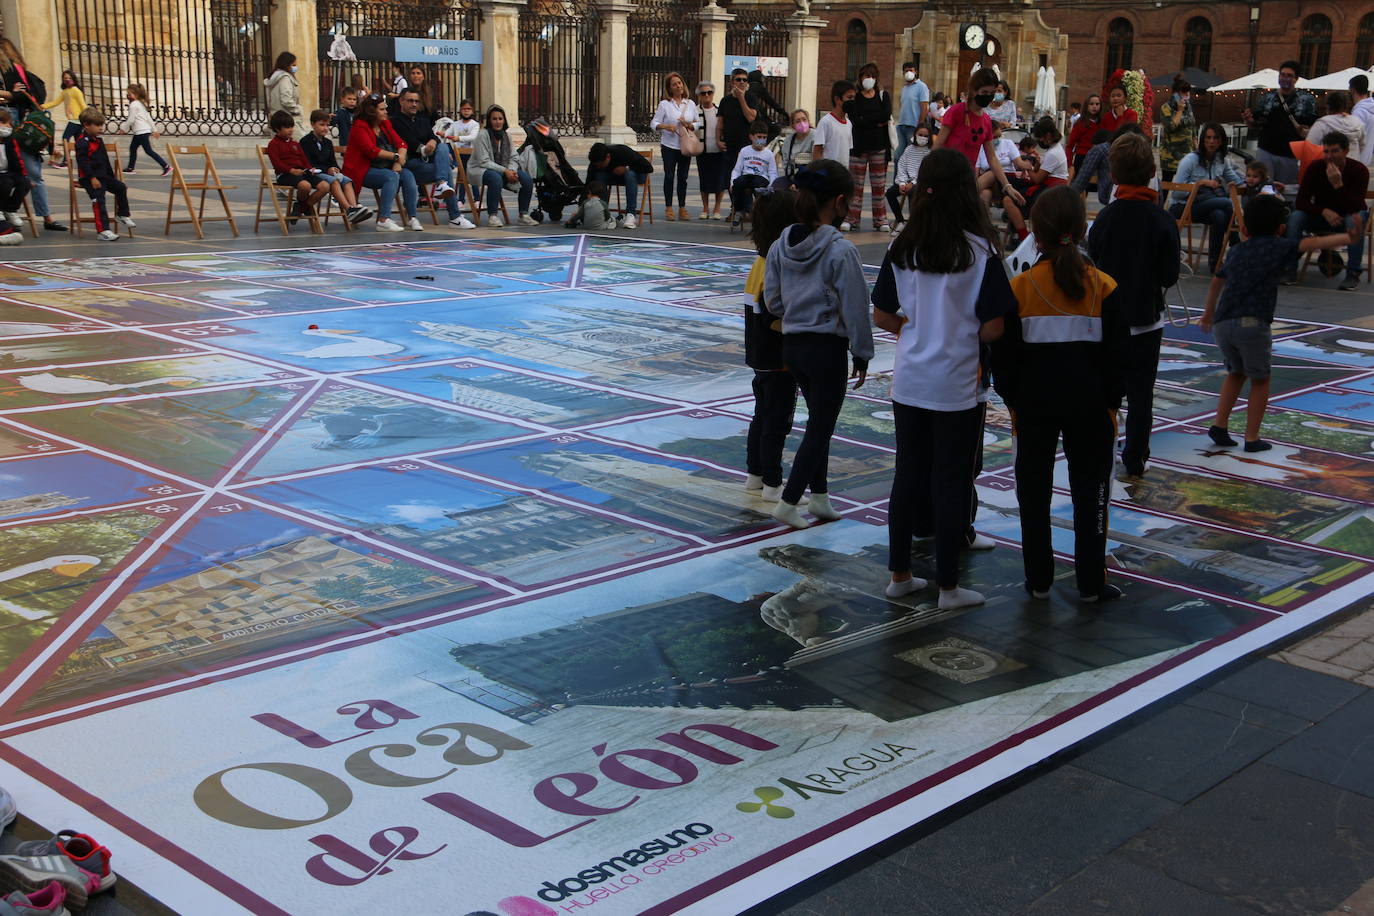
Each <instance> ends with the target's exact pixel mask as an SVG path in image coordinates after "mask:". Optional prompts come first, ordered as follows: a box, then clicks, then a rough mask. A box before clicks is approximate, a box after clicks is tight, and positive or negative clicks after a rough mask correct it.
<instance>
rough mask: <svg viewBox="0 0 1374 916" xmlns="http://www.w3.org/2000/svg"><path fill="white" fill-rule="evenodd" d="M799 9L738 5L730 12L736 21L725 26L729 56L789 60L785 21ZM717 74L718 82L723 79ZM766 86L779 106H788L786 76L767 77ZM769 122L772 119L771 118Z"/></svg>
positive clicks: (765, 79) (764, 81)
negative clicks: (783, 58) (784, 58)
mask: <svg viewBox="0 0 1374 916" xmlns="http://www.w3.org/2000/svg"><path fill="white" fill-rule="evenodd" d="M795 10H796V7H794V6H788V7H781V6H775V7H767V6H736V5H733V4H732V5H731V7H730V12H731V13H733V14H734V16H735V21H734V22H732V23H730V24H729V25H728V26H726V27H725V53H726V55H733V54H740V55H747V56H750V57H786V56H787V43H788V41H789V40H790V37H789V35H788V33H787V27H786V26H784V25H783V24H782V21H783V18H784V17H786V16H788V15H790V14H791V13H793V12H795ZM720 77H721V74H716V75H715V76H714V78H715V79H720ZM763 85H764V87H765V88H766V89H767V90H768V94H769V95H771V96H772V97H773V98H775V99H777V101H778V104H779V105H786V104H787V77H785V76H765V77H764V78H763ZM769 117H770V120H771V119H772V118H773V116H772V115H770V116H769Z"/></svg>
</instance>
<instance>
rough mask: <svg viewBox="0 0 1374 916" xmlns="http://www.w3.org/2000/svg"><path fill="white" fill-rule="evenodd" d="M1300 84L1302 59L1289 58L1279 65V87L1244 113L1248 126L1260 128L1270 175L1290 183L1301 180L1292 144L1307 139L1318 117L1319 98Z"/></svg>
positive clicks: (1262, 153) (1261, 147)
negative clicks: (1299, 86)
mask: <svg viewBox="0 0 1374 916" xmlns="http://www.w3.org/2000/svg"><path fill="white" fill-rule="evenodd" d="M1297 85H1298V62H1297V61H1295V60H1286V61H1284V62H1283V63H1281V64H1279V88H1278V89H1276V90H1271V91H1269V92H1266V93H1265V94H1264V95H1262V96H1260V100H1259V103H1258V104H1257V105H1255V107H1254V108H1253V109H1251V108H1247V109H1245V110H1244V111H1242V112H1241V117H1243V118H1244V119H1245V123H1246V126H1248V127H1258V128H1259V160H1260V162H1263V163H1264V165H1265V167H1266V168H1267V169H1269V177H1270V178H1272V179H1274V180H1275V181H1281V182H1283V183H1284V184H1287V185H1295V184H1297V183H1298V160H1297V157H1295V156H1294V155H1293V149H1292V147H1290V146H1289V145H1288V144H1290V143H1292V142H1293V141H1294V140H1302V139H1304V138H1305V137H1306V136H1307V132H1308V129H1309V128H1311V126H1312V124H1313V122H1315V121H1316V120H1317V100H1316V98H1315V97H1314V96H1313V95H1312V93H1310V92H1307V91H1305V90H1302V89H1298V88H1297Z"/></svg>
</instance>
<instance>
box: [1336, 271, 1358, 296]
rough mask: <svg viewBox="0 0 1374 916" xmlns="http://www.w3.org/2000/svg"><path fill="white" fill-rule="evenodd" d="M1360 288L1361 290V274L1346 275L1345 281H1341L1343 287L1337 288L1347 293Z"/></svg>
mask: <svg viewBox="0 0 1374 916" xmlns="http://www.w3.org/2000/svg"><path fill="white" fill-rule="evenodd" d="M1359 288H1360V275H1359V274H1346V275H1345V279H1344V280H1342V281H1341V285H1340V286H1338V287H1336V289H1343V290H1346V291H1347V292H1348V291H1350V290H1355V289H1359Z"/></svg>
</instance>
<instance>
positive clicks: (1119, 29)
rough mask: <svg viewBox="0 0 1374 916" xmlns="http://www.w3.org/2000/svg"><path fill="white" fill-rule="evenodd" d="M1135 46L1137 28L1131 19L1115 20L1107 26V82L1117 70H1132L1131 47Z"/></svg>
mask: <svg viewBox="0 0 1374 916" xmlns="http://www.w3.org/2000/svg"><path fill="white" fill-rule="evenodd" d="M1133 44H1135V27H1134V26H1133V25H1131V21H1130V20H1129V19H1113V20H1112V21H1111V22H1110V23H1109V24H1108V25H1107V72H1106V73H1104V74H1102V78H1103V79H1104V80H1106V79H1107V78H1109V77H1110V76H1111V75H1112V73H1113V72H1114V71H1116V70H1129V69H1131V46H1132V45H1133Z"/></svg>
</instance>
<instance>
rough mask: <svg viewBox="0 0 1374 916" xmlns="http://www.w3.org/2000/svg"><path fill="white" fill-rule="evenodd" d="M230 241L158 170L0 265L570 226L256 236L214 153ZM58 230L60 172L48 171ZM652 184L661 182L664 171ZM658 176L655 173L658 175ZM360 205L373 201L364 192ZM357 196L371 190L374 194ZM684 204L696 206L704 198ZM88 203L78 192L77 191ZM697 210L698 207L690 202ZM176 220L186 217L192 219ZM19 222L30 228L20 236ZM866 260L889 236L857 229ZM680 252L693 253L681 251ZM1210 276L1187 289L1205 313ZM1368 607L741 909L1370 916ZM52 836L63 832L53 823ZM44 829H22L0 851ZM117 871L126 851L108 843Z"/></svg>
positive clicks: (234, 165) (1368, 315) (1345, 313)
mask: <svg viewBox="0 0 1374 916" xmlns="http://www.w3.org/2000/svg"><path fill="white" fill-rule="evenodd" d="M219 166H220V170H221V174H222V176H223V178H224V180H225V182H226V183H228V184H234V185H237V186H238V188H237V189H236V190H234V191H231V192H230V195H231V199H232V201H233V206H234V210H235V215H236V217H237V218H238V220H239V229H240V238H238V239H234V238H232V237H231V235H230V232H229V230H228V227H227V226H226V225H225V224H223V223H218V224H211V225H210V226H209V227H207V230H206V238H205V239H203V240H197V239H196V238H195V235H194V232H193V231H192V229H191V227H190V226H178V227H174V228H173V234H172V236H171V237H170V238H167V237H164V236H163V235H162V216H163V215H164V214H165V212H166V206H167V183H166V179H162V178H159V177H157V175H156V173H155V172H151V171H149V172H146V173H144V174H140V175H136V176H133V177H132V180H131V182H130V185H131V188H132V194H131V201H132V205H133V210H134V215H135V217H136V218H137V219H138V221H139V228H138V230H137V231H138V237H137V238H135V239H127V238H126V239H121V240H120V241H119V242H115V243H106V242H100V241H98V240H95V239H94V238H92V237H91V236H90V235H89V234H88V235H87V237H86V238H85V239H84V240H77V239H76V238H75V236H74V235H72V234H68V233H45V234H44V237H43V238H41V239H37V240H35V239H32V238H26V240H25V244H24V245H23V246H22V247H17V248H7V249H5V250H3V251H0V259H3V260H9V261H16V262H23V261H25V260H28V259H31V258H65V257H101V256H112V255H121V256H128V255H137V254H164V253H177V252H186V253H192V252H196V251H214V250H225V249H231V250H232V249H238V250H245V249H252V248H285V247H316V246H323V245H350V244H368V243H374V242H375V243H381V242H387V243H393V242H404V241H408V240H416V241H418V240H424V239H429V240H433V239H435V238H441V237H442V238H448V237H472V238H478V237H484V236H488V237H489V236H494V235H509V234H511V233H521V234H530V233H544V232H550V231H554V232H560V233H561V232H565V231H567V230H564V229H562V228H561V227H555V228H552V229H551V228H550V227H548V226H542V227H537V228H519V229H512V228H507V229H502V230H488V229H485V228H482V229H477V230H467V231H462V230H456V229H450V228H448V227H447V226H446V225H445V226H443V227H442V228H440V227H435V226H432V225H431V224H430V223H429V221H428V219H427V217H426V218H425V224H426V229H425V231H424V232H408V233H405V234H401V233H390V234H381V233H376V232H375V231H374V230H372V229H371V228H370V227H368V226H364V227H363V229H362V231H361V232H356V233H352V234H345V233H344V232H343V231H342V228H341V227H337V224H336V228H333V229H330V230H329V231H328V232H327V233H326V234H325V235H323V236H320V235H313V234H311V233H310V232H309V231H308V229H307V228H306V225H305V224H303V223H302V224H298V226H297V228H296V229H295V231H294V232H293V233H292V235H291V236H289V237H286V238H284V237H283V236H282V235H281V233H280V231H279V230H278V229H277V227H276V226H275V225H270V226H264V227H263V231H262V232H261V233H259V234H255V233H254V232H253V230H252V217H253V209H254V201H255V199H256V193H257V192H256V182H257V176H258V170H257V167H256V164H255V163H253V164H250V163H249V162H247V161H246V160H239V161H235V160H222V161H220V162H219ZM47 176H48V180H49V185H50V189H49V193H50V197H51V199H52V200H53V201H54V202H55V203H56V204H57V206H55V207H54V212H55V213H56V214H57V216H58V218H59V219H61V220H62V221H63V222H65V221H66V219H67V189H66V182H67V177H66V174H65V173H64V172H61V171H57V170H50V171H48V172H47ZM655 177H656V178H658V176H655ZM659 180H660V181H661V178H659ZM369 197H370V195H369ZM366 199H367V198H365V200H366ZM689 200H692V201H696V200H697V197H696V195H695V191H691V192H689ZM80 203H82V205H83V206H84V205H85V200H84V198H83V199H81V200H80ZM689 211H690V212H691V213H692V215H693V217H695V215H696V213H697V211H698V207H697V206H695V205H694V206H692V207H689ZM176 215H178V216H182V215H184V209H183V210H182V211H181V212H178V213H177V214H176ZM26 231H27V228H26ZM619 232H623V233H624V234H627V235H628V234H630V233H631V232H633V233H634V234H635V235H637V236H639V237H643V238H654V239H666V240H675V241H681V242H695V243H703V244H715V245H730V246H734V247H741V248H747V247H749V246H748V242H747V240H745V239H743V238H742V237H741V236H740V234H738V233H734V234H732V233H730V232H728V231H727V227H726V225H725V224H724V223H721V222H700V221H697V220H696V219H695V218H694V219H692V220H691V221H690V222H688V223H685V224H684V223H678V222H668V221H666V220H664V219H663V218H662V215H661V204H659V215H658V216H657V218H656V220H655V222H654V224H653V225H649V224H648V223H647V221H646V222H645V223H644V224H643V225H641V227H640V228H638V229H636V230H619ZM850 237H851V239H852V240H853V241H854V242H855V243H856V244H858V245H859V246H860V250H861V252H862V253H863V256H864V260H865V262H866V263H874V264H876V263H878V262H879V261H880V260H881V258H882V252H883V249H884V247H885V243H886V238H885V237H884V236H879V235H878V234H876V233H872V232H859V233H855V234H853V235H851V236H850ZM689 256H690V255H688V254H686V252H684V257H689ZM1335 282H1336V281H1335V280H1326V279H1325V278H1322V277H1320V275H1319V274H1318V273H1317V272H1316V271H1315V270H1314V271H1310V272H1309V274H1308V276H1307V278H1306V279H1305V280H1304V282H1303V283H1302V284H1301V285H1299V286H1296V287H1292V288H1285V289H1281V290H1280V293H1279V306H1278V312H1279V314H1280V315H1281V316H1284V317H1287V318H1293V319H1306V320H1313V321H1323V322H1330V323H1335V324H1347V325H1354V326H1359V327H1366V328H1374V286H1370V285H1367V284H1365V285H1361V287H1360V289H1359V290H1358V291H1356V292H1353V293H1342V292H1339V291H1337V290H1335V289H1334V286H1335ZM1206 283H1207V281H1206V279H1205V278H1192V279H1188V280H1185V281H1184V282H1183V284H1182V288H1183V291H1184V293H1185V295H1186V296H1187V300H1188V302H1189V303H1190V304H1191V305H1194V306H1201V305H1202V303H1203V301H1204V298H1205V294H1206ZM1371 739H1374V602H1371V601H1370V600H1369V599H1365V600H1364V601H1362V602H1361V603H1359V604H1357V605H1356V606H1355V607H1353V608H1351V609H1349V610H1348V611H1347V612H1345V613H1343V614H1341V615H1338V616H1337V617H1335V618H1332V619H1330V620H1328V621H1325V622H1323V623H1322V624H1320V625H1318V626H1317V627H1315V628H1314V629H1312V630H1311V631H1308V632H1306V633H1303V634H1300V635H1299V636H1298V637H1296V638H1295V639H1293V640H1292V641H1291V642H1289V643H1288V644H1286V645H1280V646H1274V647H1271V648H1270V649H1268V650H1266V651H1265V652H1264V653H1260V654H1257V655H1255V656H1252V657H1250V658H1247V659H1242V660H1240V661H1238V662H1236V663H1234V664H1233V665H1230V666H1229V667H1228V668H1226V669H1225V670H1223V671H1221V672H1218V673H1217V674H1216V675H1214V676H1212V677H1210V678H1208V679H1206V680H1204V681H1202V682H1199V683H1196V684H1193V685H1191V686H1190V687H1188V688H1186V689H1184V690H1181V691H1179V692H1177V693H1175V694H1173V695H1171V696H1169V697H1166V698H1165V699H1163V700H1161V701H1159V702H1158V703H1156V704H1154V705H1153V706H1152V707H1150V708H1147V709H1145V710H1143V711H1141V712H1140V713H1137V714H1135V715H1133V716H1131V717H1129V718H1128V719H1126V720H1124V721H1122V722H1121V723H1118V724H1117V725H1116V726H1114V727H1112V728H1111V729H1109V730H1107V731H1105V732H1102V733H1099V734H1098V735H1096V736H1094V737H1093V738H1091V739H1089V740H1087V741H1085V742H1083V743H1081V744H1079V745H1077V746H1075V747H1072V748H1070V749H1068V750H1066V751H1064V752H1062V753H1061V754H1059V755H1057V756H1055V757H1053V758H1051V759H1049V760H1046V761H1044V762H1042V763H1040V764H1038V765H1036V766H1034V767H1032V768H1030V769H1029V770H1027V771H1025V772H1023V773H1022V774H1020V775H1018V776H1017V777H1015V778H1014V779H1011V780H1008V781H1007V782H1005V783H1002V784H1001V785H998V786H995V787H993V788H991V789H989V790H987V791H985V792H983V793H981V794H979V795H977V796H974V797H973V798H970V799H968V800H966V801H964V802H962V803H960V804H958V805H956V806H954V807H953V808H950V809H949V810H947V811H945V812H944V813H942V814H941V815H939V816H938V817H936V818H934V819H932V820H929V821H927V822H924V823H922V824H920V825H918V826H916V827H914V828H912V829H910V830H908V831H906V832H904V833H902V834H899V835H898V836H896V837H893V838H892V839H890V840H888V841H886V842H884V843H881V844H879V845H878V846H876V847H874V848H872V849H870V850H868V851H866V852H864V853H861V854H859V855H857V856H855V857H853V858H852V859H850V860H848V861H845V862H843V863H840V864H837V865H835V866H834V867H832V868H831V869H829V870H828V871H826V872H823V873H822V874H820V875H818V876H816V877H814V878H811V879H809V880H807V881H804V882H802V883H801V884H799V885H797V886H796V887H794V888H792V889H791V890H789V891H787V892H785V893H783V894H781V895H780V896H778V897H776V898H774V899H773V900H770V901H768V902H766V903H764V904H761V905H759V906H757V907H755V908H754V909H753V910H751V911H750V912H749V916H774V914H786V916H811V914H815V916H848V914H879V913H889V912H900V913H904V914H912V916H920V914H941V916H944V914H961V916H963V914H1000V913H1021V912H1026V913H1035V914H1061V913H1062V914H1078V913H1112V914H1136V913H1139V914H1165V913H1168V914H1194V913H1196V914H1209V916H1210V914H1218V916H1224V914H1237V916H1239V914H1247V913H1273V914H1292V913H1313V914H1356V916H1360V914H1369V916H1374V740H1371ZM44 826H45V827H47V828H51V829H53V830H56V829H61V828H64V827H67V826H68V825H65V824H49V825H44ZM42 835H45V831H44V830H43V829H42V828H40V827H39V826H38V825H35V824H33V823H31V822H28V821H27V820H26V819H24V818H22V817H21V818H20V820H19V822H18V823H17V824H16V827H15V829H14V830H12V831H7V832H6V833H5V834H3V836H0V850H8V849H10V848H12V847H13V845H14V844H15V843H16V842H18V840H19V839H20V838H23V839H29V838H34V837H38V836H42ZM115 856H116V858H115V865H116V868H117V867H118V861H119V860H118V851H117V850H116V851H115ZM130 912H133V913H140V914H142V913H162V912H166V910H165V909H164V908H162V907H161V906H160V905H159V904H157V903H156V901H153V900H151V899H149V898H148V897H147V896H146V895H144V894H142V893H140V892H139V890H138V889H137V888H135V887H132V886H130V885H128V884H127V883H121V884H120V885H119V889H118V891H117V893H116V894H115V895H114V896H112V897H110V896H103V897H97V898H94V899H93V900H92V905H91V906H90V907H89V908H88V909H87V910H86V913H88V914H92V916H111V914H123V913H130Z"/></svg>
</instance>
